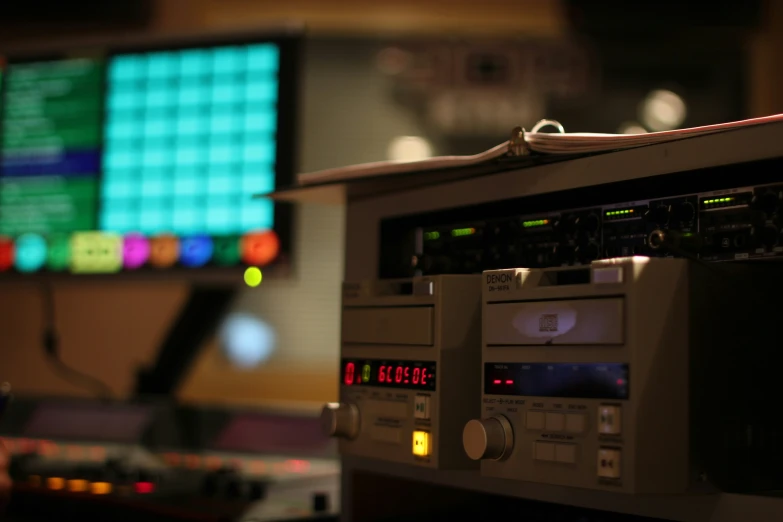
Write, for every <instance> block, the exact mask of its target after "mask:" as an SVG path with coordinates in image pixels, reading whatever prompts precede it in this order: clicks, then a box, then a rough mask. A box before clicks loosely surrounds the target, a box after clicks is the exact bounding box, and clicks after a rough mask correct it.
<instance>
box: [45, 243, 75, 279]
mask: <svg viewBox="0 0 783 522" xmlns="http://www.w3.org/2000/svg"><path fill="white" fill-rule="evenodd" d="M70 261H71V245H70V242H69V239H68V236H54V237H51V238H49V255H48V256H47V259H46V266H47V268H48V269H49V270H52V271H53V272H61V271H63V270H65V269H66V268H68V263H69V262H70Z"/></svg>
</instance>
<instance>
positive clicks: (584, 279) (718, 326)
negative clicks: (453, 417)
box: [463, 196, 783, 494]
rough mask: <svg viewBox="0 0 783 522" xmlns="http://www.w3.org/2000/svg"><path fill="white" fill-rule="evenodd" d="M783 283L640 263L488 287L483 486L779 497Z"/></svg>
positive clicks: (764, 273)
mask: <svg viewBox="0 0 783 522" xmlns="http://www.w3.org/2000/svg"><path fill="white" fill-rule="evenodd" d="M726 197H732V196H726ZM775 268H776V267H775V265H758V266H748V265H739V264H732V265H708V264H704V263H695V262H692V261H688V260H684V259H655V258H652V259H651V258H645V257H633V258H618V259H612V260H606V261H597V262H594V263H592V265H590V266H589V267H580V268H549V269H510V270H497V271H488V272H485V274H484V293H483V301H484V305H483V340H482V345H483V374H484V375H483V395H482V409H483V413H482V416H483V418H481V419H475V420H471V421H470V422H469V423H467V424H466V426H465V428H464V432H463V443H464V447H465V450H466V452H467V454H468V455H469V456H471V458H474V459H479V460H482V465H481V473H482V475H483V476H488V477H498V478H507V479H514V480H520V481H532V482H541V483H547V484H555V485H561V486H573V487H579V488H590V489H597V490H608V491H617V492H625V493H636V494H668V493H673V494H679V493H685V492H688V491H693V490H695V489H699V485H704V486H705V487H706V489H709V484H712V485H714V486H717V487H719V488H721V489H724V490H746V491H747V490H749V489H768V488H773V487H779V486H780V485H781V479H780V474H779V473H775V471H774V470H775V468H776V466H779V465H780V464H781V452H780V451H779V450H777V449H776V443H775V442H774V440H775V438H776V437H778V436H779V434H780V431H779V429H780V426H781V424H780V421H779V420H778V418H777V415H776V414H774V413H773V410H774V409H775V400H774V399H773V397H775V396H776V395H777V394H778V393H779V391H777V390H779V388H778V385H777V384H776V383H777V382H779V377H776V375H777V371H778V370H777V368H780V365H781V362H782V357H781V354H780V350H779V349H777V348H774V347H775V346H776V345H779V341H776V339H777V338H776V331H775V329H776V327H775V324H776V322H775V319H774V317H775V315H776V313H775V301H774V296H775V295H776V294H777V295H780V291H781V288H783V286H782V285H781V277H780V275H778V274H777V273H776V272H780V271H779V270H774V269H775ZM767 269H769V270H767ZM778 469H779V468H778ZM707 483H709V484H707Z"/></svg>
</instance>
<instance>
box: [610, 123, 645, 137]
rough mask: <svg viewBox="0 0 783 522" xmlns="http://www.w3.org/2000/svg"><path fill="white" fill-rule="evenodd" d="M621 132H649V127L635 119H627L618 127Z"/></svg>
mask: <svg viewBox="0 0 783 522" xmlns="http://www.w3.org/2000/svg"><path fill="white" fill-rule="evenodd" d="M617 132H618V133H619V134H647V129H645V128H644V127H642V126H641V125H639V124H638V123H637V122H635V121H626V122H625V123H623V124H622V125H620V128H619V129H617Z"/></svg>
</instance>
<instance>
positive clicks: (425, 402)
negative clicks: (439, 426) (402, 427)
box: [413, 395, 430, 419]
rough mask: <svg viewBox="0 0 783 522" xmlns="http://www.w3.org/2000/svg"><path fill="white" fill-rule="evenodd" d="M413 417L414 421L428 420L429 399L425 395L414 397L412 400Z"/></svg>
mask: <svg viewBox="0 0 783 522" xmlns="http://www.w3.org/2000/svg"><path fill="white" fill-rule="evenodd" d="M413 416H414V418H416V419H429V418H430V398H429V397H428V396H427V395H416V397H415V398H414V399H413Z"/></svg>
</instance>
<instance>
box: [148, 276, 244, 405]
mask: <svg viewBox="0 0 783 522" xmlns="http://www.w3.org/2000/svg"><path fill="white" fill-rule="evenodd" d="M236 293H237V288H236V287H234V286H231V287H220V286H199V285H193V286H192V287H191V288H190V294H189V295H188V298H187V300H186V301H185V304H184V306H183V307H182V309H181V310H180V313H179V315H178V316H177V318H176V319H175V320H174V322H173V323H172V325H171V327H170V328H169V330H168V333H167V334H166V337H165V338H164V340H163V343H162V345H161V346H160V349H159V350H158V356H157V359H156V360H155V362H154V363H153V364H152V366H150V367H147V368H142V369H140V370H139V373H138V376H137V379H136V390H135V395H136V397H137V398H143V397H149V396H170V395H172V394H173V393H174V392H175V391H176V390H177V389H178V388H179V385H180V383H181V382H182V379H183V378H184V376H185V374H186V373H187V371H188V370H189V369H190V366H191V364H192V363H193V361H194V359H195V358H196V356H197V355H198V354H199V353H200V352H201V349H202V348H203V346H204V343H205V342H206V341H207V339H208V338H209V337H210V336H211V335H213V334H214V333H215V330H216V329H217V328H218V325H219V323H220V321H221V320H222V319H223V317H224V316H225V313H226V310H227V309H228V307H229V305H230V304H231V303H232V302H233V300H234V296H235V295H236Z"/></svg>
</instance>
